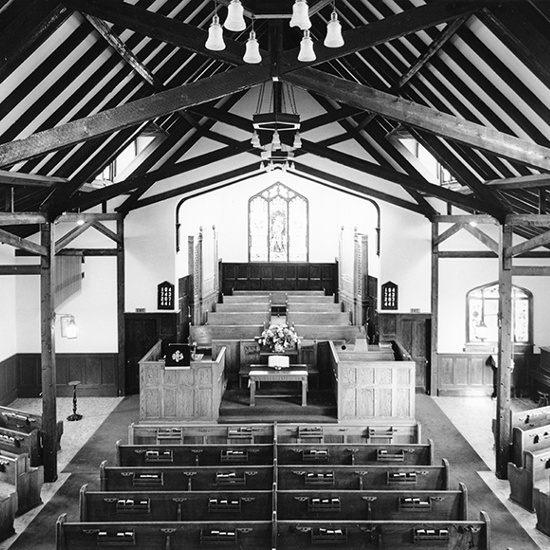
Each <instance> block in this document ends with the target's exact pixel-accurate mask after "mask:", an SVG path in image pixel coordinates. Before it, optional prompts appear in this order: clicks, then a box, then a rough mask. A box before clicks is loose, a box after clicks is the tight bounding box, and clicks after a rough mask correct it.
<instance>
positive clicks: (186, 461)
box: [116, 441, 274, 466]
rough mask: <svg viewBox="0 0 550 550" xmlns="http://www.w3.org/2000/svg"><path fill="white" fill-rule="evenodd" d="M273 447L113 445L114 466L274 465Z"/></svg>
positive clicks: (243, 445)
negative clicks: (114, 453) (115, 464)
mask: <svg viewBox="0 0 550 550" xmlns="http://www.w3.org/2000/svg"><path fill="white" fill-rule="evenodd" d="M273 449H274V447H273V445H272V444H268V443H262V444H258V443H254V444H247V443H245V444H241V445H228V444H223V443H220V444H214V443H211V444H206V445H125V444H122V443H121V442H120V441H117V443H116V452H117V466H153V465H155V464H158V465H159V466H162V465H166V466H221V465H227V464H258V465H262V464H263V465H269V464H273V459H274V454H273Z"/></svg>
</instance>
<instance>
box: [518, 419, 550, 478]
mask: <svg viewBox="0 0 550 550" xmlns="http://www.w3.org/2000/svg"><path fill="white" fill-rule="evenodd" d="M544 449H548V450H550V424H544V423H543V424H541V425H538V423H536V424H535V425H534V426H533V427H531V425H530V424H524V425H522V426H516V427H514V429H513V430H512V449H511V458H512V462H513V463H514V464H515V465H516V466H517V467H518V468H521V467H522V466H523V465H524V456H525V451H531V452H535V451H540V450H544Z"/></svg>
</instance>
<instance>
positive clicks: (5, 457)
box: [0, 451, 44, 516]
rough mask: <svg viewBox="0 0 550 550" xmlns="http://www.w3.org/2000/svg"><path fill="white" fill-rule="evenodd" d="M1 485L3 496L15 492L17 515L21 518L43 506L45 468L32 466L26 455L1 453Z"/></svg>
mask: <svg viewBox="0 0 550 550" xmlns="http://www.w3.org/2000/svg"><path fill="white" fill-rule="evenodd" d="M0 483H1V484H2V486H3V490H2V492H3V494H9V493H10V492H11V491H12V490H13V491H15V493H16V495H17V512H16V515H18V516H20V515H21V514H24V513H25V512H28V511H29V510H31V509H32V508H34V507H36V506H38V505H39V504H42V499H41V497H40V493H41V491H42V485H43V483H44V467H43V466H31V464H30V459H29V457H28V456H27V455H26V454H13V453H10V452H8V451H0Z"/></svg>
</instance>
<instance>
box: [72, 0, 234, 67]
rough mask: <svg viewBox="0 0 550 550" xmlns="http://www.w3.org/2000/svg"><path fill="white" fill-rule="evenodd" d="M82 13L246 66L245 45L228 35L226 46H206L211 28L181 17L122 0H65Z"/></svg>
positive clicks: (207, 55) (174, 44) (223, 60)
mask: <svg viewBox="0 0 550 550" xmlns="http://www.w3.org/2000/svg"><path fill="white" fill-rule="evenodd" d="M63 3H64V4H65V5H66V6H68V7H70V8H72V9H74V10H77V11H79V12H81V13H84V14H87V15H93V16H95V17H98V18H100V19H103V20H104V21H109V22H110V23H114V24H116V25H119V26H121V27H123V28H126V29H130V30H133V31H135V32H138V33H140V34H142V35H144V36H150V37H151V38H156V39H157V40H161V41H162V42H167V43H168V44H172V45H173V46H177V47H179V48H183V49H185V50H189V51H192V52H195V53H198V54H201V55H204V56H206V57H210V58H213V59H216V60H219V61H222V62H224V63H228V64H230V65H242V63H243V55H244V52H245V45H244V44H242V43H240V42H237V41H235V40H231V39H229V38H227V37H224V42H225V49H224V50H222V51H213V50H209V49H207V48H206V47H205V45H204V44H205V43H206V39H207V38H208V31H205V30H203V29H200V28H199V27H195V26H193V25H188V24H186V23H183V22H182V21H178V20H177V19H171V18H170V17H164V16H162V15H159V14H157V13H154V12H152V11H149V10H146V9H143V8H140V7H139V6H133V5H130V4H128V3H126V2H123V1H122V0H63Z"/></svg>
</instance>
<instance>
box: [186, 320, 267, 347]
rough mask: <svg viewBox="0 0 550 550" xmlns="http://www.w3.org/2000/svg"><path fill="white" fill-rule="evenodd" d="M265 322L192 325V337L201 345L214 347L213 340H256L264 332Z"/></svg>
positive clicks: (193, 340) (190, 329)
mask: <svg viewBox="0 0 550 550" xmlns="http://www.w3.org/2000/svg"><path fill="white" fill-rule="evenodd" d="M263 329H264V326H263V324H261V325H260V324H257V325H192V326H190V327H189V333H190V339H191V341H192V342H195V343H196V344H197V345H198V346H199V347H212V340H254V338H257V337H258V336H260V334H262V331H263Z"/></svg>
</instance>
